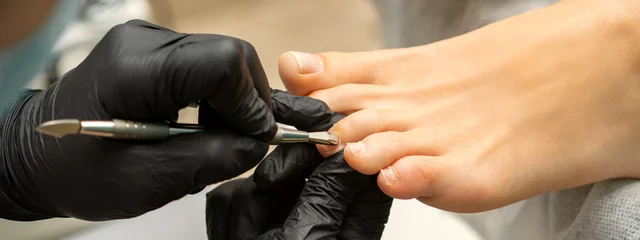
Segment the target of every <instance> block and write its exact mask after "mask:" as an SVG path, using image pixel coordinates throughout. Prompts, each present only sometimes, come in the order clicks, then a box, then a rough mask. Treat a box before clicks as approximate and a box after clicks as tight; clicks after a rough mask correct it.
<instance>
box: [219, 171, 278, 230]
mask: <svg viewBox="0 0 640 240" xmlns="http://www.w3.org/2000/svg"><path fill="white" fill-rule="evenodd" d="M271 200H272V199H271V195H270V194H269V193H266V192H264V191H261V190H260V189H258V187H257V186H256V185H255V183H253V179H251V177H250V178H247V179H244V181H242V183H241V184H240V185H239V186H237V187H236V189H235V191H234V193H233V197H232V201H231V205H230V206H228V207H229V208H230V209H231V213H233V214H231V216H230V218H229V219H228V220H229V229H228V231H229V234H228V239H234V240H235V239H237V240H251V239H253V238H255V237H256V236H258V235H260V234H261V233H263V232H265V231H266V230H267V227H268V226H269V224H270V223H271V214H272V211H273V210H272V209H271V204H272V203H271Z"/></svg>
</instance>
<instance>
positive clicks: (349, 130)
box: [318, 108, 413, 157]
mask: <svg viewBox="0 0 640 240" xmlns="http://www.w3.org/2000/svg"><path fill="white" fill-rule="evenodd" d="M412 118H413V116H411V115H409V114H408V113H407V111H403V110H399V109H398V110H395V109H376V108H369V109H365V110H362V111H359V112H356V113H354V114H351V115H349V116H347V117H346V118H344V119H342V120H340V121H339V122H337V123H336V125H334V126H333V127H332V128H331V129H330V130H329V132H332V133H335V134H337V135H338V136H339V137H340V145H339V146H324V145H318V150H319V151H320V153H321V154H322V156H324V157H328V156H330V155H333V154H334V153H336V152H338V151H340V150H342V149H343V148H344V144H347V143H351V142H358V141H360V140H362V139H364V138H365V137H367V136H369V135H371V134H374V133H377V132H386V131H399V132H404V131H406V130H409V129H410V126H411V123H412V122H413V121H412V120H413V119H412Z"/></svg>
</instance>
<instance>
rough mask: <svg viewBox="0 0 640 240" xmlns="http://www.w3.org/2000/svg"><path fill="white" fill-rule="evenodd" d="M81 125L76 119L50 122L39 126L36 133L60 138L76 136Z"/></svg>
mask: <svg viewBox="0 0 640 240" xmlns="http://www.w3.org/2000/svg"><path fill="white" fill-rule="evenodd" d="M81 128H82V125H81V124H80V121H79V120H77V119H60V120H52V121H48V122H45V123H42V124H40V126H38V127H37V128H36V131H38V132H40V133H42V134H45V135H49V136H52V137H57V138H61V137H64V136H65V135H69V134H78V133H80V130H81Z"/></svg>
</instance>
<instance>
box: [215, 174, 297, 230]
mask: <svg viewBox="0 0 640 240" xmlns="http://www.w3.org/2000/svg"><path fill="white" fill-rule="evenodd" d="M303 186H304V181H302V182H300V183H298V184H293V185H291V186H290V188H289V189H286V190H283V191H262V190H260V189H258V187H257V186H256V185H255V183H254V182H253V179H252V177H249V178H246V179H239V180H232V181H229V182H227V183H224V184H222V185H220V186H219V187H217V188H215V189H213V190H212V191H211V192H209V193H207V205H206V208H207V210H206V214H207V215H206V219H207V233H208V236H209V239H234V240H235V239H239V240H241V239H254V238H255V237H256V236H258V235H260V234H262V233H264V232H267V231H268V230H269V229H275V228H280V227H282V223H283V222H284V220H285V219H286V217H287V216H288V213H289V212H291V208H292V206H293V205H294V204H295V203H296V200H297V199H298V196H299V194H300V191H301V190H302V187H303Z"/></svg>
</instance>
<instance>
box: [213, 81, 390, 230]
mask: <svg viewBox="0 0 640 240" xmlns="http://www.w3.org/2000/svg"><path fill="white" fill-rule="evenodd" d="M272 98H273V111H274V115H275V118H276V120H278V121H280V122H283V123H286V124H289V125H293V126H296V127H297V128H298V129H302V130H307V131H321V130H326V129H329V128H330V127H331V126H332V125H333V123H335V122H336V121H337V120H339V119H340V118H342V116H340V115H338V114H333V113H331V111H330V109H329V108H328V107H327V105H326V104H324V103H323V102H321V101H318V100H315V99H311V98H307V97H297V96H292V95H289V94H288V93H284V92H281V91H274V92H272ZM307 178H308V181H306V182H305V180H306V179H307ZM391 203H392V199H391V198H390V197H388V196H386V195H385V194H384V193H382V191H380V188H378V186H377V184H376V176H375V175H374V176H366V175H362V174H360V173H358V172H356V171H354V170H353V169H352V168H350V167H349V166H348V165H347V163H346V162H345V161H344V156H343V155H342V152H339V153H337V154H335V155H333V156H330V157H329V158H327V159H324V158H323V157H322V156H320V154H319V153H318V151H317V150H316V148H315V146H314V145H309V144H288V145H282V146H278V147H277V148H276V149H275V150H274V151H273V152H272V153H271V154H269V156H267V157H266V158H265V159H264V160H263V161H262V162H261V163H260V165H258V167H257V169H256V171H255V173H254V175H253V176H252V177H250V178H247V179H237V180H233V181H230V182H227V183H224V184H222V185H220V186H218V187H217V188H215V189H214V190H212V191H211V192H209V193H208V194H207V211H206V221H207V233H208V235H209V239H380V238H381V236H382V231H383V230H384V225H385V224H386V222H387V219H388V216H389V211H390V208H391Z"/></svg>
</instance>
